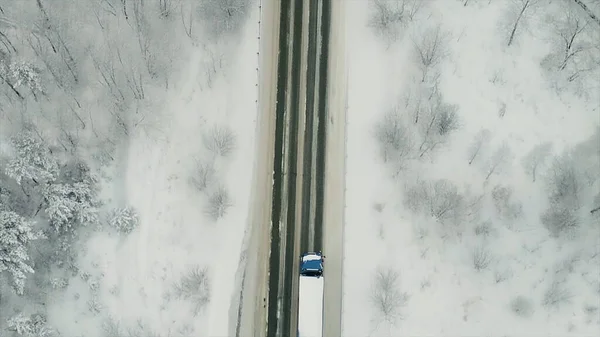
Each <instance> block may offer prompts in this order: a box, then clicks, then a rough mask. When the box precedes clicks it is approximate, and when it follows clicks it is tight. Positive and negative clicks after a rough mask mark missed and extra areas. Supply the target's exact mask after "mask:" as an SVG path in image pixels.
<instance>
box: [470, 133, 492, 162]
mask: <svg viewBox="0 0 600 337" xmlns="http://www.w3.org/2000/svg"><path fill="white" fill-rule="evenodd" d="M490 138H491V132H490V130H488V129H484V130H481V131H479V132H478V133H477V135H475V138H474V139H473V142H472V143H471V145H470V146H469V149H468V152H467V153H468V158H469V165H471V164H473V161H474V160H475V158H477V155H478V154H479V152H481V151H482V150H484V149H485V148H486V147H487V146H488V145H489V142H490Z"/></svg>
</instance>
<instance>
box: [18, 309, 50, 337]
mask: <svg viewBox="0 0 600 337" xmlns="http://www.w3.org/2000/svg"><path fill="white" fill-rule="evenodd" d="M7 323H8V331H13V332H15V333H16V334H17V335H18V336H23V337H54V336H58V335H59V334H58V333H57V332H56V331H55V330H54V329H52V328H51V327H49V326H48V324H47V322H46V317H45V316H44V315H41V314H33V315H31V316H30V317H27V316H25V315H23V314H18V315H16V316H13V317H11V318H10V319H9V320H8V321H7Z"/></svg>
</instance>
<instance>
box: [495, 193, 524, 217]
mask: <svg viewBox="0 0 600 337" xmlns="http://www.w3.org/2000/svg"><path fill="white" fill-rule="evenodd" d="M512 193H513V189H512V188H510V187H508V186H502V185H496V186H494V188H493V189H492V199H493V201H494V206H495V207H496V212H497V213H498V215H500V217H502V218H503V219H506V220H515V219H517V218H519V217H520V216H521V215H522V213H523V205H521V203H519V202H512V200H511V199H512Z"/></svg>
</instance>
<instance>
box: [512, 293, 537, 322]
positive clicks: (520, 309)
mask: <svg viewBox="0 0 600 337" xmlns="http://www.w3.org/2000/svg"><path fill="white" fill-rule="evenodd" d="M510 310H511V311H512V312H514V313H515V315H517V316H520V317H524V318H527V317H531V315H533V312H534V308H533V302H532V301H531V300H530V299H529V298H527V297H525V296H517V297H515V298H513V299H512V300H511V301H510Z"/></svg>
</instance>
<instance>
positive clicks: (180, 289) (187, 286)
mask: <svg viewBox="0 0 600 337" xmlns="http://www.w3.org/2000/svg"><path fill="white" fill-rule="evenodd" d="M210 290H211V288H210V281H209V279H208V270H207V269H206V268H200V267H194V268H192V269H191V270H190V271H189V272H188V273H187V274H185V275H184V276H183V277H182V278H181V279H180V280H179V282H177V283H176V284H175V286H174V294H175V296H176V297H177V298H179V299H183V300H189V301H191V303H192V305H193V311H194V314H198V313H199V312H200V311H201V310H202V309H203V308H204V307H205V306H206V305H207V304H208V303H209V302H210Z"/></svg>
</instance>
